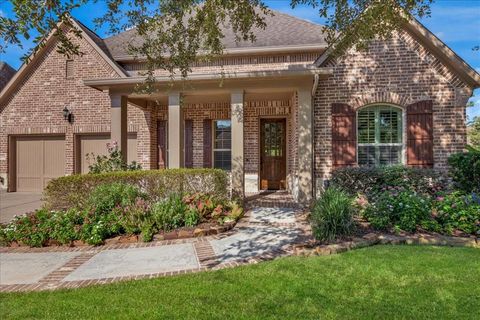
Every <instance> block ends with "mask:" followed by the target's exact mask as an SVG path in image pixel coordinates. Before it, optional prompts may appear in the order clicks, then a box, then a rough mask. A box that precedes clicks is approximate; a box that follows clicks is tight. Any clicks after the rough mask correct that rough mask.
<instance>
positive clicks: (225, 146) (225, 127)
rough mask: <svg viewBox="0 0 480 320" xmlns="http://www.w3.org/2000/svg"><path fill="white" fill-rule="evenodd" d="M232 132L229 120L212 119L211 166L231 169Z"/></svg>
mask: <svg viewBox="0 0 480 320" xmlns="http://www.w3.org/2000/svg"><path fill="white" fill-rule="evenodd" d="M231 149H232V132H231V122H230V120H217V121H214V138H213V167H214V168H218V169H225V170H230V169H231V158H232V154H231Z"/></svg>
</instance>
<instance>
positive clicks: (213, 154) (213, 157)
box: [212, 119, 232, 171]
mask: <svg viewBox="0 0 480 320" xmlns="http://www.w3.org/2000/svg"><path fill="white" fill-rule="evenodd" d="M218 121H229V122H230V149H224V148H222V149H217V148H215V134H216V126H215V122H218ZM218 151H220V152H221V151H230V169H224V168H216V167H215V152H218ZM231 163H232V120H231V119H213V120H212V168H214V169H222V170H227V171H231V170H232V167H231V166H232V165H231Z"/></svg>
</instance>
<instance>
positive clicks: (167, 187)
mask: <svg viewBox="0 0 480 320" xmlns="http://www.w3.org/2000/svg"><path fill="white" fill-rule="evenodd" d="M109 183H125V184H129V185H132V186H135V187H137V188H138V189H139V190H140V191H141V192H142V193H144V194H146V196H148V198H149V199H150V200H151V201H153V202H156V201H161V200H163V199H166V198H168V197H169V195H170V194H174V193H176V194H185V193H186V194H195V193H199V192H202V193H205V194H208V195H210V196H211V197H212V198H214V199H216V200H218V201H225V200H227V199H228V198H229V177H228V173H227V172H225V171H224V170H220V169H165V170H150V171H118V172H109V173H100V174H86V175H72V176H67V177H60V178H57V179H53V180H51V181H50V182H49V183H48V185H47V187H46V189H45V192H44V199H45V205H46V207H47V208H49V209H51V210H61V209H69V208H72V207H76V208H82V207H85V205H86V204H87V200H88V198H89V195H90V193H91V192H92V190H93V189H95V188H96V187H97V186H99V185H103V184H109Z"/></svg>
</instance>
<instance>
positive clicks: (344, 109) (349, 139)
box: [332, 103, 357, 168]
mask: <svg viewBox="0 0 480 320" xmlns="http://www.w3.org/2000/svg"><path fill="white" fill-rule="evenodd" d="M356 151H357V130H356V113H355V110H354V109H353V108H352V107H351V106H349V105H347V104H342V103H332V158H333V167H334V168H338V167H345V166H354V165H356V163H357V154H356V153H357V152H356Z"/></svg>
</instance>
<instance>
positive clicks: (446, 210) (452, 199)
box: [434, 192, 480, 235]
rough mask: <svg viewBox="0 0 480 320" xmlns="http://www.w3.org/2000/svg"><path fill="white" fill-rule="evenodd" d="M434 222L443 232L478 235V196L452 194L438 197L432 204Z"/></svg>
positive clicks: (479, 202) (479, 203) (479, 205)
mask: <svg viewBox="0 0 480 320" xmlns="http://www.w3.org/2000/svg"><path fill="white" fill-rule="evenodd" d="M434 209H435V215H436V220H437V221H438V223H439V224H440V225H441V228H442V230H441V231H443V232H445V233H447V234H451V233H452V232H453V231H454V230H460V231H463V232H465V233H469V234H474V235H480V195H478V194H475V193H473V194H469V195H465V194H463V193H462V192H454V193H452V194H449V195H446V196H445V197H438V198H437V199H436V201H435V204H434Z"/></svg>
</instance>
